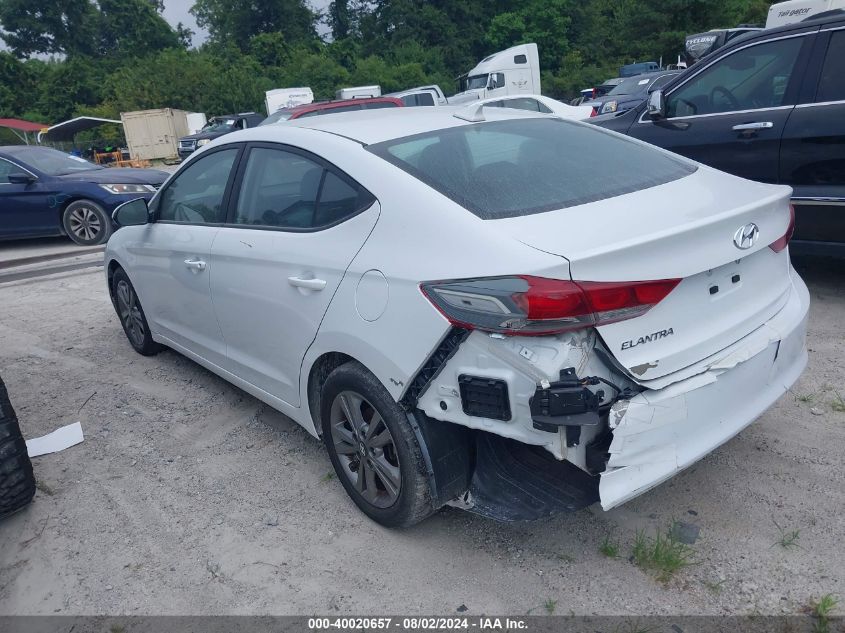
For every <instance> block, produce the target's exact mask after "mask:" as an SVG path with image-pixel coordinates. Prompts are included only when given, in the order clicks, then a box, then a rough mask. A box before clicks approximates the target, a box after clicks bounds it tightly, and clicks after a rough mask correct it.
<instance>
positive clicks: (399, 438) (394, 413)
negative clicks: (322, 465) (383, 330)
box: [320, 361, 436, 527]
mask: <svg viewBox="0 0 845 633" xmlns="http://www.w3.org/2000/svg"><path fill="white" fill-rule="evenodd" d="M321 391H322V393H321V395H322V399H321V403H320V420H321V423H322V430H323V442H324V444H325V445H326V449H327V450H328V452H329V458H330V459H331V462H332V466H334V469H335V472H336V474H337V478H338V479H339V480H340V482H341V484H342V485H343V487H344V488H345V489H346V492H347V494H349V496H350V497H351V498H352V500H353V501H354V502H355V504H356V505H357V506H358V507H359V508H360V509H361V511H363V512H364V514H366V515H367V516H369V517H370V518H371V519H373V520H374V521H376V522H378V523H381V524H382V525H384V526H386V527H407V526H410V525H413V524H415V523H419V522H420V521H422V520H423V519H425V518H426V517H428V516H430V515H431V514H433V513H434V512H435V510H436V508H435V507H434V503H433V501H432V499H431V489H430V487H429V482H428V472H427V469H426V465H425V461H424V459H423V454H422V450H421V448H420V445H419V442H418V440H417V437H416V434H415V433H414V430H413V429H412V428H411V425H410V424H409V423H408V419H407V416H406V414H405V412H404V411H403V410H402V408H401V407H400V406H399V404H398V403H397V402H396V401H395V400H394V399H393V398H392V397H391V396H390V394H389V393H388V392H387V389H385V388H384V385H382V384H381V382H379V380H378V379H377V378H376V377H375V376H374V375H373V374H372V373H370V372H369V371H368V370H367V369H366V368H365V367H364V366H363V365H361V364H360V363H358V362H355V361H352V362H349V363H346V364H344V365H341V366H340V367H338V368H336V369H335V370H334V371H332V372H331V373H330V374H329V376H328V378H326V382H325V384H324V385H323V388H322V390H321ZM344 391H353V392H356V393H358V394H360V395H361V396H363V397H364V398H365V399H366V400H367V401H368V402H369V403H370V404H371V405H372V406H373V408H375V409H376V411H377V412H378V413H379V414H380V415H381V417H382V419H383V420H384V423H385V425H386V426H387V428H388V429H389V431H390V434H391V435H392V437H393V441H394V444H395V446H396V453H397V455H398V459H399V470H400V478H401V487H400V492H399V496H398V499H397V500H396V501H395V502H394V503H393V505H391V506H390V507H387V508H380V507H377V506H375V505H373V504H371V503H369V502H368V501H367V500H366V499H365V498H364V497H363V496H362V494H361V493H360V492H358V491H357V490H355V487H354V484H353V483H352V481H351V480H350V479H349V477H348V476H347V474H346V472H345V470H344V469H343V466H342V465H341V462H340V458H339V456H338V454H337V451H336V450H335V447H334V441H333V439H332V432H331V409H332V404H333V402H334V400H335V398H336V397H337V396H338V395H339V394H340V393H341V392H344Z"/></svg>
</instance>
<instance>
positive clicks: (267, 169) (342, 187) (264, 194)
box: [234, 147, 373, 230]
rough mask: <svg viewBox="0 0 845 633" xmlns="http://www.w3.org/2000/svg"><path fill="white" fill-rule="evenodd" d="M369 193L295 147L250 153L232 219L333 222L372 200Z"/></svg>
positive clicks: (265, 223) (285, 224)
mask: <svg viewBox="0 0 845 633" xmlns="http://www.w3.org/2000/svg"><path fill="white" fill-rule="evenodd" d="M372 202H373V198H372V196H371V194H369V193H368V192H366V191H365V190H363V189H361V188H360V187H357V186H355V185H354V184H352V183H351V182H348V181H347V180H346V179H344V178H342V177H341V176H340V175H338V174H337V173H335V172H334V171H333V170H331V169H327V168H326V167H324V166H323V165H321V164H319V163H317V162H316V161H314V160H312V159H310V158H308V157H306V156H303V155H302V154H299V153H296V152H288V151H285V150H281V149H272V148H267V147H254V148H253V149H251V150H250V152H249V158H248V159H247V163H246V167H245V169H244V175H243V180H242V181H241V187H240V193H239V195H238V202H237V205H236V207H235V217H234V224H238V225H242V226H253V227H265V228H267V227H269V228H278V229H288V230H297V229H299V230H302V229H305V230H308V229H315V228H321V227H326V226H331V225H333V224H336V223H338V222H340V221H342V220H345V219H347V218H349V217H351V216H353V215H355V214H356V213H358V212H359V211H361V210H363V209H364V208H366V207H368V206H369V205H370V204H372Z"/></svg>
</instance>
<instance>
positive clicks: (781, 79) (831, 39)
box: [590, 11, 845, 257]
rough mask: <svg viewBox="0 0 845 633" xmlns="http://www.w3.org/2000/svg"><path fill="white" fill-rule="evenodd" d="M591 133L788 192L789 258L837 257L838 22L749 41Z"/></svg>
mask: <svg viewBox="0 0 845 633" xmlns="http://www.w3.org/2000/svg"><path fill="white" fill-rule="evenodd" d="M590 122H591V123H594V124H596V125H600V126H602V127H606V128H608V129H611V130H615V131H617V132H622V133H623V134H628V135H630V136H634V137H636V138H639V139H642V140H644V141H646V142H648V143H653V144H654V145H658V146H660V147H664V148H666V149H668V150H671V151H673V152H677V153H678V154H683V155H684V156H688V157H690V158H692V159H694V160H696V161H699V162H701V163H705V164H707V165H711V166H713V167H716V168H718V169H721V170H723V171H726V172H729V173H732V174H736V175H737V176H743V177H745V178H750V179H751V180H759V181H761V182H769V183H778V184H784V185H790V186H791V187H792V188H793V204H794V206H795V210H796V227H795V237H794V238H793V241H792V242H790V250H791V251H792V252H793V253H813V254H818V255H832V256H838V257H845V12H843V11H832V12H829V13H826V14H819V16H817V17H816V18H813V19H808V20H807V21H805V22H799V23H797V24H791V25H788V26H783V27H780V28H776V29H767V30H765V31H756V32H752V33H748V34H746V35H743V36H741V37H738V38H737V39H735V40H733V41H732V42H730V43H728V44H727V45H725V46H724V47H722V48H720V49H718V50H717V51H715V52H713V53H711V54H710V55H708V56H706V57H704V58H703V59H701V61H699V62H698V63H697V64H696V65H695V66H693V67H691V68H689V69H687V70H686V71H684V72H682V73H681V74H680V75H678V76H677V77H675V78H674V79H673V80H672V81H671V82H669V83H668V84H666V85H665V86H663V89H662V90H656V91H654V92H652V93H651V94H650V96H649V99H648V100H647V101H645V102H643V103H642V104H640V105H638V106H637V107H635V108H632V109H630V110H628V111H626V112H622V113H620V114H618V115H613V114H609V115H605V116H599V117H593V118H592V119H590Z"/></svg>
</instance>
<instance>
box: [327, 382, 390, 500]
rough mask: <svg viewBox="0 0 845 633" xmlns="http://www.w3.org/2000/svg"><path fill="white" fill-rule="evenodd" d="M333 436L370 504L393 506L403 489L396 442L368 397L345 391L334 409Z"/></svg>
mask: <svg viewBox="0 0 845 633" xmlns="http://www.w3.org/2000/svg"><path fill="white" fill-rule="evenodd" d="M330 419H331V435H332V437H331V439H332V444H333V446H334V450H335V453H336V454H337V457H338V460H339V461H340V464H341V469H342V470H343V473H344V475H345V476H346V477H347V479H348V480H349V481H350V483H352V486H353V487H354V488H355V490H357V491H358V492H359V493H360V494H361V496H362V497H363V498H364V499H365V500H366V501H367V502H368V503H370V504H372V505H374V506H376V507H377V508H389V507H390V506H392V505H393V504H394V503H396V501H397V499H399V494H400V492H401V490H402V477H401V472H400V469H399V455H398V453H397V451H396V443H395V441H394V439H393V435H392V434H391V433H390V429H389V428H388V427H387V424H385V422H384V419H383V418H382V416H381V415H380V414H379V412H378V411H376V409H375V407H374V406H373V405H372V404H370V403H369V402H368V401H367V399H366V398H364V397H363V396H362V395H360V394H358V393H356V392H354V391H342V392H341V393H339V394H338V395H337V397H336V398H335V399H334V402H333V403H332V408H331V418H330Z"/></svg>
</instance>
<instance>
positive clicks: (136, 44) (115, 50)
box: [98, 0, 182, 57]
mask: <svg viewBox="0 0 845 633" xmlns="http://www.w3.org/2000/svg"><path fill="white" fill-rule="evenodd" d="M98 3H99V8H100V15H99V21H98V22H99V28H98V34H99V36H100V50H99V53H100V54H101V55H121V56H130V57H142V56H144V55H148V54H150V53H154V52H157V51H160V50H163V49H165V48H177V47H179V46H181V45H182V44H181V42H180V39H179V35H177V33H176V31H174V30H173V29H172V28H171V27H170V25H169V24H168V23H167V22H166V21H165V19H164V18H163V17H161V15H159V13H158V12H157V11H156V7H155V5H154V4H152V3H151V1H150V0H98Z"/></svg>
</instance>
